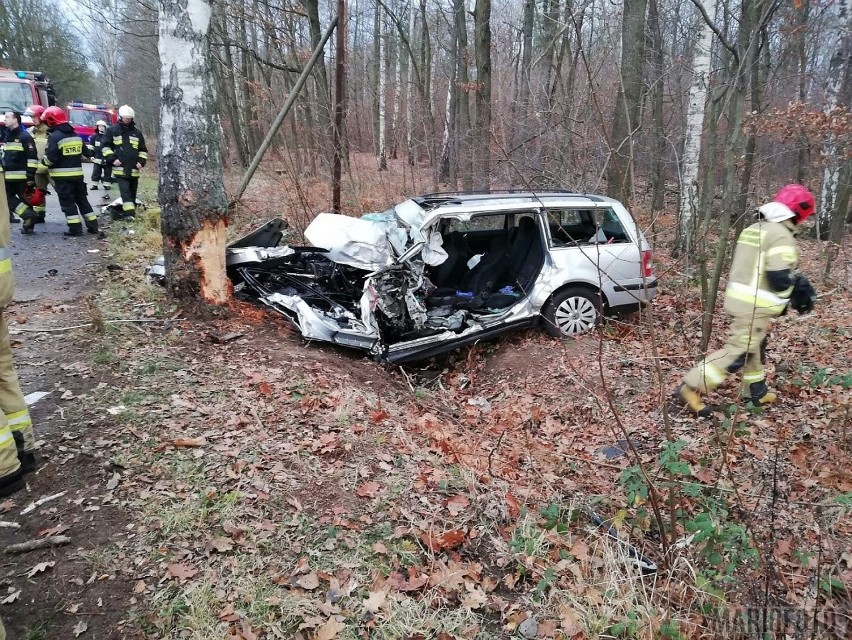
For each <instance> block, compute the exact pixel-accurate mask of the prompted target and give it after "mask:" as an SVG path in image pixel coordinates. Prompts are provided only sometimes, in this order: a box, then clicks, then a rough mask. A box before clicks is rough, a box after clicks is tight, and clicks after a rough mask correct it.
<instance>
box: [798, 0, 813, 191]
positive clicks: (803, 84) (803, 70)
mask: <svg viewBox="0 0 852 640" xmlns="http://www.w3.org/2000/svg"><path fill="white" fill-rule="evenodd" d="M810 14H811V2H810V0H801V3H800V5H799V6H798V7H797V8H796V17H797V19H796V54H797V56H796V57H797V62H798V67H799V68H798V73H799V102H805V100H806V99H807V97H808V46H807V42H808V30H807V27H808V20H809V19H810ZM798 143H799V152H798V154H797V159H796V160H797V161H796V182H798V183H799V184H805V183H806V182H807V179H808V166H809V165H810V143H809V142H808V136H807V135H806V134H805V133H804V132H801V133H799V136H798Z"/></svg>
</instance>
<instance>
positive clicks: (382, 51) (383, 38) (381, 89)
mask: <svg viewBox="0 0 852 640" xmlns="http://www.w3.org/2000/svg"><path fill="white" fill-rule="evenodd" d="M380 12H381V9H380V8H379V6H378V5H376V13H377V14H378V16H379V18H378V22H379V31H378V33H377V34H376V35H377V37H378V40H379V83H378V87H377V89H376V101H377V102H378V105H379V146H378V149H377V153H376V160H377V162H378V165H379V171H385V170H386V169H387V168H388V158H387V151H386V147H387V131H386V130H385V113H386V108H385V82H386V79H387V64H386V57H387V48H388V46H387V35H386V33H385V18H384V16H383V15H381V13H380Z"/></svg>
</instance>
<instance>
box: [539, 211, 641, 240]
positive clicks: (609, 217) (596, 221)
mask: <svg viewBox="0 0 852 640" xmlns="http://www.w3.org/2000/svg"><path fill="white" fill-rule="evenodd" d="M547 222H548V227H549V228H550V242H551V246H553V247H565V246H576V245H580V244H614V243H617V242H630V235H629V234H628V233H627V232H626V231H625V229H624V225H623V224H622V223H621V219H620V218H619V217H618V214H617V213H616V212H615V211H613V210H612V209H610V208H602V209H574V208H572V209H550V210H548V212H547Z"/></svg>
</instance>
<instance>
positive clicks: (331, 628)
mask: <svg viewBox="0 0 852 640" xmlns="http://www.w3.org/2000/svg"><path fill="white" fill-rule="evenodd" d="M345 628H346V625H345V624H343V623H342V622H339V621H338V620H335V619H334V618H330V619H329V620H328V622H326V623H325V624H324V625H322V626H321V627H320V628H319V629H318V630H317V633H316V635H315V636H314V637H313V640H333V638H334V637H335V636H337V634H338V633H340V632H341V631H343V630H344V629H345Z"/></svg>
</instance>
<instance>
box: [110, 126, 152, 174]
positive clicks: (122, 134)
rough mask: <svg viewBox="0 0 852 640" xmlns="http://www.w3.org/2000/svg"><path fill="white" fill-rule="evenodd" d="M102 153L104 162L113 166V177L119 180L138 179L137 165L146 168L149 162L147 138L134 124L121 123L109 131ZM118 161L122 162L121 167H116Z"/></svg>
mask: <svg viewBox="0 0 852 640" xmlns="http://www.w3.org/2000/svg"><path fill="white" fill-rule="evenodd" d="M102 153H103V158H104V162H106V163H108V164H111V165H113V171H112V175H113V176H114V177H119V178H138V177H139V169H137V168H136V163H137V162H138V163H139V164H140V165H142V166H143V167H144V166H145V163H146V162H148V147H146V146H145V137H144V136H143V135H142V132H141V131H139V129H137V128H136V123H133V122H131V123H130V124H124V123H123V122H119V123H117V124H114V125H112V126H111V127H110V128H109V129H107V132H106V139H105V140H104V146H103V152H102ZM116 160H119V161H120V162H121V166H115V161H116Z"/></svg>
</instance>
